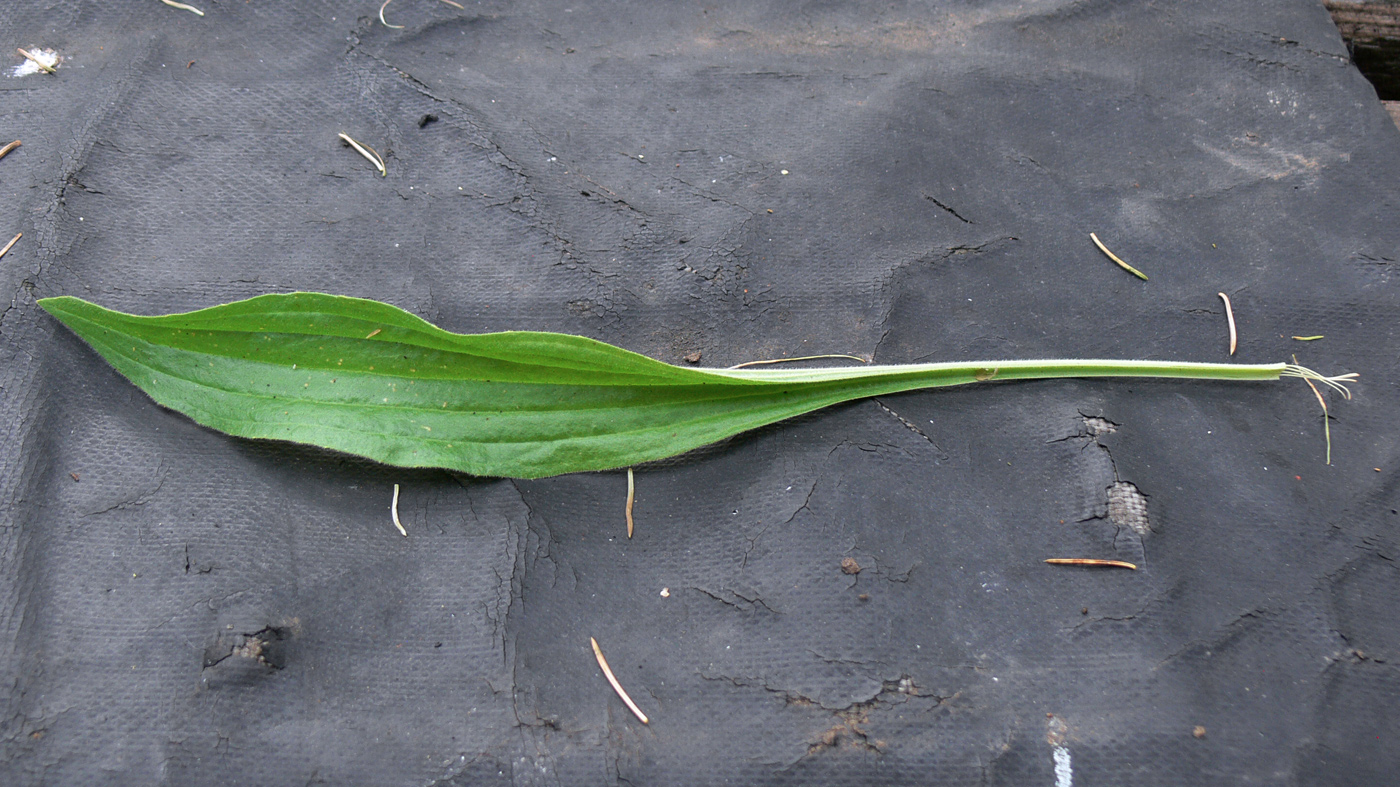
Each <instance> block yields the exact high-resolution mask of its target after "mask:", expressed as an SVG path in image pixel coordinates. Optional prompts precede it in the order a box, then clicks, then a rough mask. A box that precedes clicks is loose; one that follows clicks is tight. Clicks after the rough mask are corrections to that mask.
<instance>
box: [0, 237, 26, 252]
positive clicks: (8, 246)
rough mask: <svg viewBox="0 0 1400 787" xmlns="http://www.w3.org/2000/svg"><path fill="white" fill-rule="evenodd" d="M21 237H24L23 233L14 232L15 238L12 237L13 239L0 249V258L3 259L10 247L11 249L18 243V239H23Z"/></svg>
mask: <svg viewBox="0 0 1400 787" xmlns="http://www.w3.org/2000/svg"><path fill="white" fill-rule="evenodd" d="M23 237H24V233H23V232H16V233H15V236H14V237H13V238H10V242H9V243H6V244H5V248H3V249H0V257H4V256H5V255H6V254H7V253H9V251H10V247H11V246H14V245H15V244H16V243H18V242H19V239H20V238H23Z"/></svg>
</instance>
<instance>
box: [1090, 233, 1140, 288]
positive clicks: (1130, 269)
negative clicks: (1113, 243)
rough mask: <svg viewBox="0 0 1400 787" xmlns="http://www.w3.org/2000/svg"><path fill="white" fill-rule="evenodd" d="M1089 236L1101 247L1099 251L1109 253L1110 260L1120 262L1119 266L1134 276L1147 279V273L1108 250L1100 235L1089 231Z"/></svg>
mask: <svg viewBox="0 0 1400 787" xmlns="http://www.w3.org/2000/svg"><path fill="white" fill-rule="evenodd" d="M1089 238H1090V239H1091V240H1093V241H1094V245H1095V246H1098V247H1099V251H1101V252H1103V253H1104V254H1107V255H1108V258H1109V259H1110V260H1113V261H1114V262H1116V263H1118V267H1120V268H1122V269H1123V270H1125V271H1127V272H1128V273H1131V274H1133V275H1134V276H1136V277H1138V278H1139V279H1142V280H1143V281H1147V274H1145V273H1143V272H1142V271H1140V270H1138V269H1137V268H1134V267H1133V266H1131V265H1129V264H1128V263H1126V262H1124V261H1122V260H1120V259H1118V255H1116V254H1114V253H1113V252H1111V251H1109V250H1108V247H1107V246H1105V245H1103V241H1101V240H1099V236H1097V235H1095V234H1094V233H1092V232H1091V233H1089Z"/></svg>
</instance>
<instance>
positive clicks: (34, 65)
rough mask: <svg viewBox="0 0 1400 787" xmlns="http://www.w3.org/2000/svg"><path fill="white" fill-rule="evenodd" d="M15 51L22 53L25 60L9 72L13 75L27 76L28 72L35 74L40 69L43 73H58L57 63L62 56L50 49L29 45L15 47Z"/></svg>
mask: <svg viewBox="0 0 1400 787" xmlns="http://www.w3.org/2000/svg"><path fill="white" fill-rule="evenodd" d="M15 51H16V52H19V53H20V54H21V55H24V57H25V61H24V62H23V63H20V64H19V65H17V66H15V69H14V71H12V72H11V74H12V75H13V76H17V77H23V76H29V75H30V74H37V73H39V72H40V71H42V72H44V73H45V74H57V73H58V63H59V61H60V60H61V59H62V58H60V57H59V56H58V53H57V52H55V51H53V50H52V49H37V48H34V47H30V48H29V49H16V50H15Z"/></svg>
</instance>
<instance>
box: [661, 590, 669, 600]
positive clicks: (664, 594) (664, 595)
mask: <svg viewBox="0 0 1400 787" xmlns="http://www.w3.org/2000/svg"><path fill="white" fill-rule="evenodd" d="M661 597H662V598H670V597H671V589H670V588H662V589H661Z"/></svg>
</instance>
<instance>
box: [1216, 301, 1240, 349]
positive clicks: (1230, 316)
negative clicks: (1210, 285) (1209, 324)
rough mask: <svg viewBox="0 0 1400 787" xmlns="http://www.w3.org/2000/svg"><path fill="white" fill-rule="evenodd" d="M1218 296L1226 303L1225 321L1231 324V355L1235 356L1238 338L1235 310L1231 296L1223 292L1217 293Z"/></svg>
mask: <svg viewBox="0 0 1400 787" xmlns="http://www.w3.org/2000/svg"><path fill="white" fill-rule="evenodd" d="M1216 295H1219V296H1220V300H1222V301H1224V302H1225V321H1226V322H1228V323H1230V354H1231V355H1234V354H1235V343H1236V342H1235V340H1236V338H1237V334H1236V333H1235V310H1234V309H1232V308H1231V307H1230V296H1228V295H1226V294H1225V293H1223V292H1217V293H1216Z"/></svg>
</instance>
